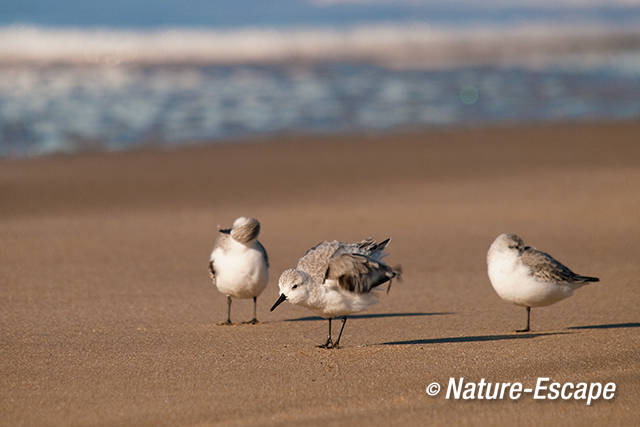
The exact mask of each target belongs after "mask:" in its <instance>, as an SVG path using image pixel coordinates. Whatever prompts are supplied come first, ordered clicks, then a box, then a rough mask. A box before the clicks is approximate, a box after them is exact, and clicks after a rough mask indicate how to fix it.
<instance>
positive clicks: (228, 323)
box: [220, 295, 231, 325]
mask: <svg viewBox="0 0 640 427" xmlns="http://www.w3.org/2000/svg"><path fill="white" fill-rule="evenodd" d="M230 324H231V295H227V321H226V322H222V323H220V325H230Z"/></svg>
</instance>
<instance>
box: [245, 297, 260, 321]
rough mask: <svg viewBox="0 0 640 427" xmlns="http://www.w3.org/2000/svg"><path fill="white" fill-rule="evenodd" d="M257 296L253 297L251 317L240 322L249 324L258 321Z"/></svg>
mask: <svg viewBox="0 0 640 427" xmlns="http://www.w3.org/2000/svg"><path fill="white" fill-rule="evenodd" d="M257 301H258V297H253V319H251V320H249V321H248V322H242V323H249V324H251V325H255V324H256V323H258V318H257V317H256V306H257V305H258V302H257Z"/></svg>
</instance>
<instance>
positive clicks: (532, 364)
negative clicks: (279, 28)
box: [0, 122, 640, 426]
mask: <svg viewBox="0 0 640 427" xmlns="http://www.w3.org/2000/svg"><path fill="white" fill-rule="evenodd" d="M239 215H253V216H256V217H258V218H259V219H260V220H261V221H262V225H263V233H262V237H261V240H262V241H263V242H264V244H265V246H266V247H267V250H268V251H269V255H270V257H271V260H272V262H271V267H272V268H271V281H270V283H269V286H268V287H267V290H266V291H265V292H264V294H263V295H262V296H261V297H260V298H259V299H258V303H259V307H258V308H259V311H258V317H259V318H260V319H261V320H262V323H261V324H259V325H257V326H231V327H224V326H217V322H219V321H221V320H222V319H223V318H224V313H225V301H224V296H223V295H221V294H219V293H218V292H217V291H216V290H215V289H214V288H213V287H212V286H211V284H210V282H209V279H208V277H207V260H208V255H209V252H210V249H211V245H212V242H213V239H214V238H215V235H216V226H217V225H228V224H230V223H231V221H232V220H233V219H234V218H235V217H237V216H239ZM639 218H640V123H638V122H630V123H610V124H564V125H545V126H514V127H504V128H490V129H465V130H455V131H454V130H441V131H415V132H400V133H396V134H386V135H377V136H376V135H353V136H339V137H338V136H336V137H320V136H314V137H310V136H288V137H283V138H274V140H269V141H261V142H257V143H256V142H246V143H243V144H229V145H219V146H208V147H197V148H184V149H180V150H174V151H165V152H161V151H138V152H130V153H115V154H82V155H77V156H73V157H67V156H57V157H48V158H38V159H29V160H2V161H0V236H1V242H2V245H1V247H0V280H1V290H2V304H1V306H0V310H1V311H0V324H1V325H2V326H1V327H2V330H1V334H0V357H1V359H0V378H1V381H2V382H1V383H0V390H1V392H0V393H1V394H0V423H1V424H3V425H11V426H14V425H38V426H41V425H163V424H165V425H208V424H214V423H221V424H227V425H248V424H261V425H262V424H284V423H286V424H302V423H304V424H305V425H340V424H360V425H370V424H372V425H389V424H407V425H422V424H439V425H449V424H492V425H513V424H516V423H517V424H527V425H528V424H539V425H543V424H607V425H616V424H619V425H632V424H636V425H637V422H638V419H639V418H640V409H639V405H640V399H639V396H640V373H639V369H640V356H639V350H640V323H638V322H640V314H639V310H638V307H640V286H639V283H638V277H640V262H639V261H638V260H639V259H640V220H639ZM503 231H513V232H517V233H519V234H520V235H521V236H522V237H523V238H524V239H525V241H526V242H527V243H529V244H532V245H534V246H537V247H539V248H541V249H545V250H547V251H549V252H551V253H552V254H553V255H554V256H556V257H557V258H559V259H560V260H561V261H563V262H565V263H566V264H567V265H569V266H570V267H572V268H573V269H574V270H576V271H577V272H579V273H583V274H588V275H597V276H599V277H600V278H601V282H600V283H599V284H595V285H592V286H589V287H586V288H583V289H580V290H579V291H577V292H576V294H575V295H574V296H573V297H572V298H569V299H568V300H565V301H563V302H561V303H558V304H556V305H553V306H551V307H547V308H541V309H534V310H533V314H532V322H533V323H532V327H533V329H534V332H533V333H530V334H524V335H522V334H521V335H518V334H515V333H513V332H512V331H513V330H514V329H516V328H519V327H522V326H523V324H524V321H525V311H524V309H523V308H520V307H516V306H513V305H510V304H508V303H506V302H504V301H502V300H500V299H499V298H498V297H497V295H496V294H495V293H494V291H493V289H492V288H491V285H490V284H489V281H488V279H487V275H486V264H485V254H486V250H487V248H488V246H489V244H490V243H491V241H492V239H493V238H494V237H495V236H496V235H497V234H498V233H500V232H503ZM367 236H372V237H374V238H378V239H382V238H385V237H387V236H391V237H392V238H393V241H392V243H391V245H390V247H389V249H390V253H391V255H390V257H389V258H388V260H389V262H390V263H400V264H402V266H403V268H404V271H405V274H404V279H405V280H404V282H403V283H396V284H394V286H393V288H392V290H391V292H390V293H389V295H382V296H381V303H380V304H378V305H376V306H374V307H373V309H372V310H370V311H369V312H367V313H366V314H367V315H366V316H362V317H360V318H355V319H353V320H350V321H349V322H348V323H347V327H346V329H345V334H344V336H343V342H342V343H343V345H344V347H343V348H341V349H338V350H323V349H318V348H316V347H315V345H316V344H319V343H321V342H322V341H323V340H324V338H325V330H326V321H323V320H316V319H313V318H312V319H309V316H312V314H311V313H310V312H308V311H306V310H305V309H303V308H299V307H294V306H291V305H290V304H283V305H282V306H281V307H279V308H278V309H277V310H276V311H275V312H273V313H270V312H269V311H268V308H269V307H270V306H271V304H272V303H273V302H274V300H275V299H276V298H277V294H278V292H277V279H278V276H279V273H280V272H281V271H282V270H283V269H285V268H287V267H289V266H292V265H294V264H295V262H296V260H297V258H298V257H299V256H300V255H301V254H302V253H303V252H304V251H305V250H306V249H307V248H308V247H309V246H311V245H313V244H314V243H316V242H318V241H320V240H323V239H334V238H335V239H346V240H349V239H361V238H363V237H367ZM250 315H251V302H250V301H236V302H235V303H234V305H233V312H232V318H233V320H234V321H242V320H247V319H248V318H250ZM460 376H462V377H464V378H466V379H470V380H475V381H478V380H480V378H485V379H486V380H487V381H492V382H497V381H511V382H513V381H519V382H522V383H523V384H524V385H525V386H532V385H534V384H535V381H536V378H537V377H540V376H545V377H551V378H552V379H554V380H556V381H560V382H564V381H574V382H579V381H587V382H591V381H600V382H609V381H613V382H615V383H616V384H617V387H618V389H617V392H616V397H615V399H614V400H611V401H604V400H600V401H597V402H595V403H594V404H593V405H591V406H589V407H587V406H586V405H585V403H584V402H583V401H580V402H573V401H534V400H532V399H531V397H530V396H528V397H523V398H522V399H520V400H519V401H510V400H504V401H492V402H487V401H467V402H462V401H453V400H445V399H444V397H443V396H442V393H441V394H440V395H439V396H437V397H428V396H427V395H426V394H425V391H424V389H425V387H426V385H427V384H429V383H431V382H432V381H439V382H441V383H442V384H443V385H444V384H445V383H446V382H447V381H448V379H449V378H450V377H456V378H457V377H460Z"/></svg>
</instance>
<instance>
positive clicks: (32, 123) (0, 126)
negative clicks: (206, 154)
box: [0, 0, 640, 156]
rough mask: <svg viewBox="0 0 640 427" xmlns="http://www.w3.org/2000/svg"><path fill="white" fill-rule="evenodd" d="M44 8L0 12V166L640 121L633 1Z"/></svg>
mask: <svg viewBox="0 0 640 427" xmlns="http://www.w3.org/2000/svg"><path fill="white" fill-rule="evenodd" d="M36 3H39V2H38V1H35V2H26V3H25V2H20V3H18V2H16V3H15V4H11V3H9V4H2V5H0V156H29V155H39V154H46V153H54V152H76V151H82V150H122V149H129V148H133V147H140V146H175V145H180V144H190V143H194V142H205V141H208V142H212V141H214V142H215V141H221V140H228V139H230V138H242V137H247V136H252V135H262V134H269V133H277V132H292V131H293V132H329V133H331V132H344V131H358V130H380V129H386V130H388V129H395V128H402V127H416V126H429V125H447V126H455V125H468V124H484V123H513V122H538V121H558V120H587V119H626V118H636V117H640V3H639V4H636V2H635V1H633V0H620V1H615V0H614V1H613V2H602V4H600V3H599V2H598V1H597V0H583V1H577V0H571V1H569V0H566V2H563V0H558V2H547V1H538V2H536V1H533V0H532V1H520V2H518V1H514V2H511V3H505V2H502V1H500V0H495V1H494V2H492V1H489V2H488V3H487V4H484V5H483V6H482V7H477V6H474V5H475V4H477V3H474V2H471V1H468V2H465V1H464V0H460V1H457V2H453V3H455V4H456V5H457V6H458V7H457V8H451V7H450V6H447V4H449V3H450V2H444V1H440V2H438V1H419V0H412V1H409V0H406V1H402V0H400V2H399V3H393V2H390V1H385V0H371V1H367V0H316V1H310V2H304V1H299V2H293V1H281V2H274V3H273V4H270V2H248V1H246V0H243V1H239V2H220V1H210V2H200V1H195V2H193V4H192V3H191V2H189V3H181V2H177V1H172V0H163V1H160V0H158V1H157V2H156V3H157V7H155V8H154V7H152V6H149V3H148V2H146V3H145V2H141V1H140V0H132V1H129V2H120V1H116V2H112V3H111V4H109V5H106V4H105V5H98V6H96V5H94V7H98V8H99V10H98V11H93V13H88V12H87V9H86V8H87V5H86V3H87V2H79V1H76V0H61V1H60V2H59V3H56V5H57V6H58V8H57V9H56V12H55V13H46V12H47V9H46V7H44V6H42V5H40V6H42V7H33V5H34V4H36ZM88 3H91V2H88ZM556 3H557V4H556ZM25 4H26V6H25ZM42 4H46V2H44V1H42ZM151 4H152V5H153V3H151ZM187 4H188V5H189V7H191V8H190V9H186V8H187V6H185V5H187ZM492 4H494V6H491V5H492ZM505 4H509V5H511V6H508V7H506V6H505ZM513 4H519V5H520V6H519V7H514V6H513ZM558 4H559V6H558ZM29 5H31V9H29ZM463 6H464V7H463ZM100 8H102V9H100Z"/></svg>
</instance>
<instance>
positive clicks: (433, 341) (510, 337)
mask: <svg viewBox="0 0 640 427" xmlns="http://www.w3.org/2000/svg"><path fill="white" fill-rule="evenodd" d="M567 334H575V332H540V333H527V334H523V333H518V334H517V333H514V334H503V335H477V336H466V337H449V338H427V339H420V340H407V341H391V342H384V343H381V345H411V344H446V343H458V342H482V341H502V340H519V339H529V338H536V337H544V336H549V335H567Z"/></svg>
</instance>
